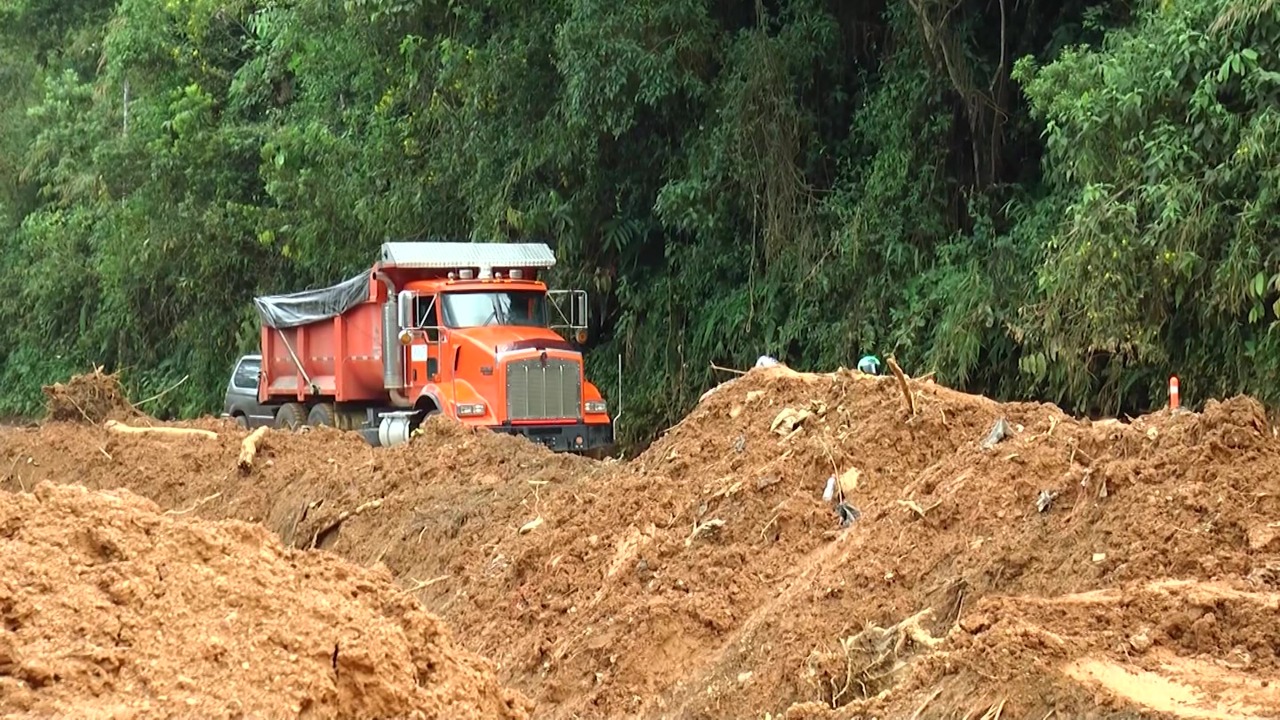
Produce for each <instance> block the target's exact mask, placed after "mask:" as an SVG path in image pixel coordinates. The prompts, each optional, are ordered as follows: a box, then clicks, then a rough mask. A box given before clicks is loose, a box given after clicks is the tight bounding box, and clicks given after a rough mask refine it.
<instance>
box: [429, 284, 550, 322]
mask: <svg viewBox="0 0 1280 720" xmlns="http://www.w3.org/2000/svg"><path fill="white" fill-rule="evenodd" d="M443 298H444V322H445V324H446V325H448V326H449V327H454V328H465V327H480V326H483V325H522V326H526V327H546V326H547V300H546V295H545V294H543V293H541V292H537V291H534V290H499V291H493V292H488V291H481V292H452V293H445V294H444V295H443Z"/></svg>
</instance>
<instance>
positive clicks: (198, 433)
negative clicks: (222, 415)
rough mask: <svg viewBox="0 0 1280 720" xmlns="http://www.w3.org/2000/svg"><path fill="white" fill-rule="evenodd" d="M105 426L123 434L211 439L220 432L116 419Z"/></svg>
mask: <svg viewBox="0 0 1280 720" xmlns="http://www.w3.org/2000/svg"><path fill="white" fill-rule="evenodd" d="M103 426H104V427H106V429H108V430H110V431H111V432H115V433H120V434H122V435H161V436H165V437H201V438H208V439H210V440H217V439H218V433H216V432H214V431H212V430H201V429H199V428H176V427H133V426H131V425H125V424H124V423H122V422H118V421H116V420H108V421H107V422H106V423H104V425H103Z"/></svg>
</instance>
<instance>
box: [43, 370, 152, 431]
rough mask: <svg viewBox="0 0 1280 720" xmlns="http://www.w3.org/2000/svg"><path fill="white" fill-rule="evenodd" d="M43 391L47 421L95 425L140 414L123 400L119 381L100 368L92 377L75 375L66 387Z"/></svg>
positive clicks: (113, 375) (126, 398) (64, 384)
mask: <svg viewBox="0 0 1280 720" xmlns="http://www.w3.org/2000/svg"><path fill="white" fill-rule="evenodd" d="M42 390H43V391H44V396H45V412H46V416H47V417H48V419H49V420H55V421H64V422H86V423H90V424H94V425H97V424H100V423H102V422H104V421H106V420H125V419H128V418H132V417H137V416H138V415H139V414H140V413H139V412H138V411H137V409H135V408H134V406H133V404H132V403H130V402H129V399H128V397H126V395H125V392H124V388H123V387H122V386H121V385H120V378H119V377H118V376H117V375H115V374H114V373H104V372H103V371H102V368H100V367H95V368H94V369H93V372H91V373H86V374H83V375H76V376H74V377H72V378H71V379H70V380H68V381H67V382H66V383H54V384H53V385H45V386H44V387H43V388H42Z"/></svg>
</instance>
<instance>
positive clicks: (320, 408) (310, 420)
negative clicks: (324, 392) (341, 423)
mask: <svg viewBox="0 0 1280 720" xmlns="http://www.w3.org/2000/svg"><path fill="white" fill-rule="evenodd" d="M335 418H336V416H335V415H334V413H333V404H332V403H320V404H318V405H315V406H313V407H312V408H311V412H310V413H308V414H307V424H308V425H310V426H312V427H320V426H322V425H323V426H325V427H334V426H336V425H337V423H336V422H335Z"/></svg>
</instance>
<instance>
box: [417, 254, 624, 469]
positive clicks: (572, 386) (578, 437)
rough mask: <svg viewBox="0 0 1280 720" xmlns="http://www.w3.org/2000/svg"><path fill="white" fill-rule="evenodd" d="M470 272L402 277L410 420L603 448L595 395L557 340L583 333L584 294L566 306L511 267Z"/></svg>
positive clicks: (603, 425) (604, 433) (607, 434)
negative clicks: (438, 420)
mask: <svg viewBox="0 0 1280 720" xmlns="http://www.w3.org/2000/svg"><path fill="white" fill-rule="evenodd" d="M481 272H483V271H481ZM476 274H477V273H476V272H475V271H469V270H468V269H465V268H463V269H459V270H456V271H454V272H452V273H448V274H446V275H445V277H443V278H433V279H426V280H415V281H410V282H408V283H406V285H405V287H404V289H403V290H400V292H399V293H398V295H397V321H398V322H397V325H398V329H399V334H398V340H399V342H400V344H401V345H402V346H403V347H404V348H406V350H405V356H404V362H405V370H404V375H405V384H406V386H407V389H408V395H409V396H411V397H412V398H413V402H414V407H415V409H416V410H419V411H420V412H421V417H420V418H419V419H421V418H425V417H426V416H428V415H431V414H434V413H437V412H443V413H444V414H447V415H450V416H452V417H455V418H457V419H458V420H459V421H461V422H463V423H464V424H468V425H478V426H483V427H487V428H490V429H492V430H494V431H497V432H504V433H510V434H517V435H524V436H526V437H528V438H530V439H531V440H534V441H536V442H539V443H542V444H545V445H546V446H548V447H550V448H551V449H553V450H562V451H563V450H585V449H594V448H599V447H602V446H607V445H611V444H612V442H613V437H612V423H611V422H610V420H609V413H608V407H607V405H606V403H605V401H604V398H603V397H602V396H601V394H600V391H599V389H598V388H596V386H595V385H593V384H591V383H590V382H588V381H587V380H586V378H585V377H584V375H583V363H582V354H581V353H580V352H579V351H578V350H577V349H576V348H575V346H574V345H573V344H572V343H571V342H570V341H568V340H567V339H566V338H565V337H564V336H563V335H562V334H561V332H568V333H574V334H575V335H577V334H579V333H585V330H586V328H585V314H586V309H585V296H583V295H578V294H576V293H566V294H563V295H562V297H567V298H568V299H569V302H568V308H567V310H566V308H565V304H563V303H557V302H556V300H555V294H551V293H549V292H548V289H547V286H546V285H545V284H544V283H542V282H540V281H536V280H528V279H525V278H524V277H523V273H522V272H521V270H520V269H518V268H514V269H510V270H507V271H506V272H505V273H504V272H503V271H502V270H496V271H492V273H486V275H487V277H483V278H481V277H476ZM513 275H514V277H513ZM558 331H559V332H558Z"/></svg>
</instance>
